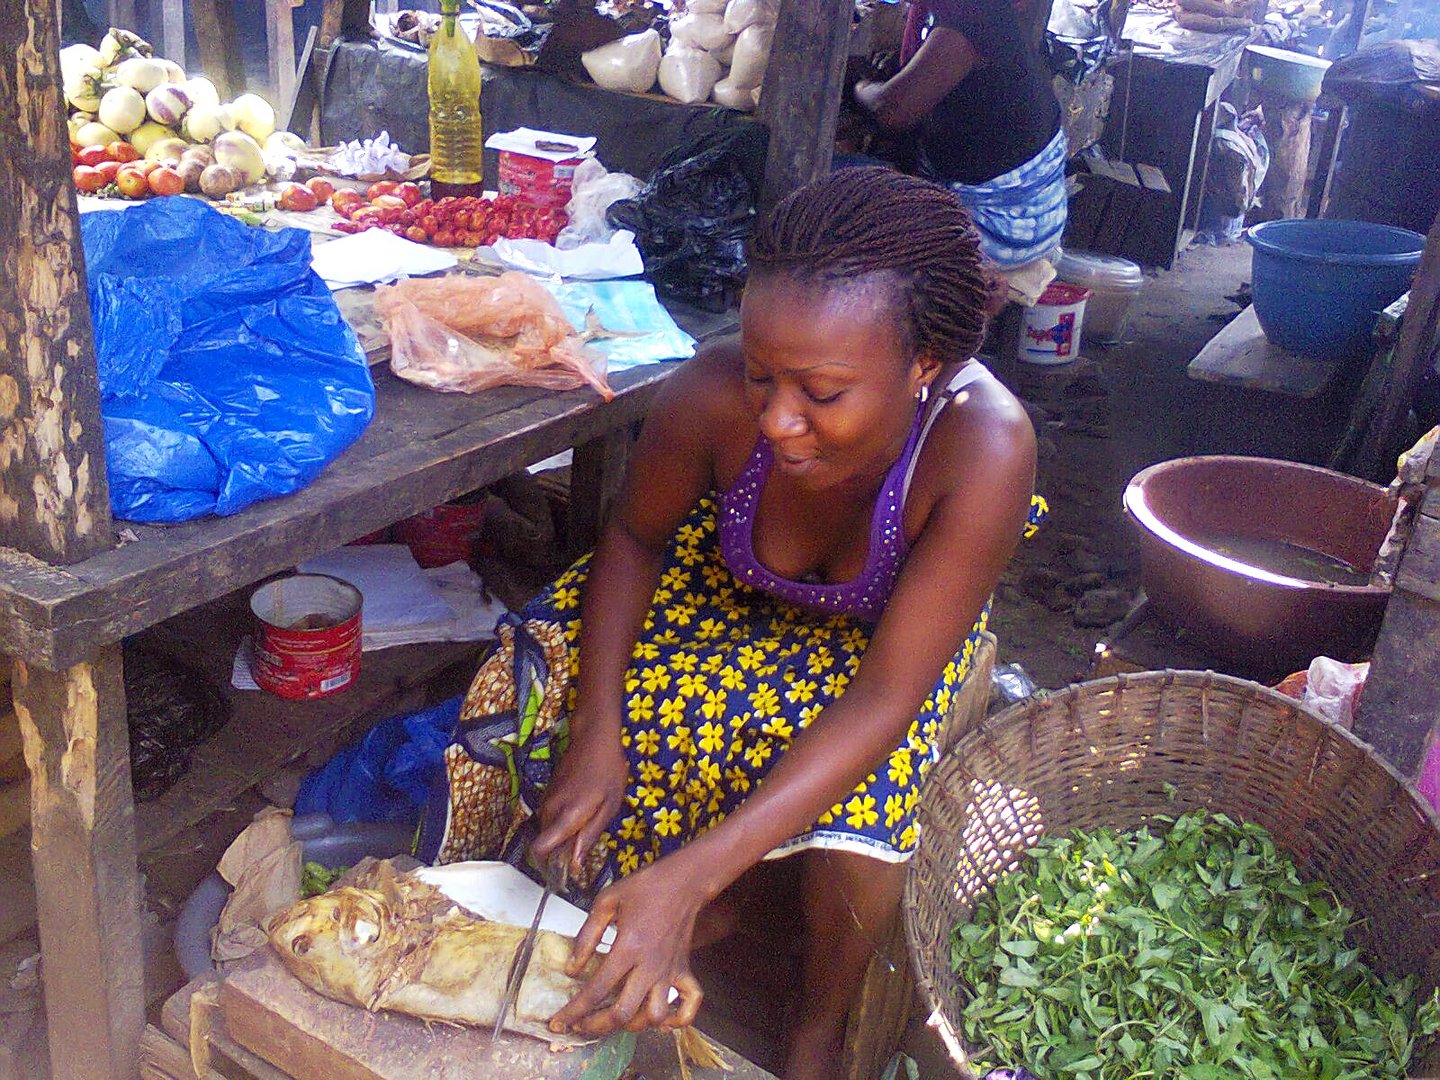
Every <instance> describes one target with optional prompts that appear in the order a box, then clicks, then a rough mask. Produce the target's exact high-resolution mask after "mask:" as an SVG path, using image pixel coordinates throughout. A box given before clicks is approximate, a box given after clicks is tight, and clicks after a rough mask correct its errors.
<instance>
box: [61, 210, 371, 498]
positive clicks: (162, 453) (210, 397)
mask: <svg viewBox="0 0 1440 1080" xmlns="http://www.w3.org/2000/svg"><path fill="white" fill-rule="evenodd" d="M80 229H81V236H82V239H83V241H84V245H85V261H86V266H87V273H88V277H89V293H90V309H91V314H92V318H93V320H94V325H95V348H96V353H97V357H98V366H99V375H100V408H101V413H102V415H103V417H104V421H105V442H106V466H107V470H108V473H109V478H110V502H111V506H112V508H113V510H114V513H115V516H116V517H119V518H125V519H128V520H131V521H184V520H188V519H190V518H196V517H200V516H202V515H204V514H210V513H216V514H233V513H235V512H237V511H239V510H243V509H244V508H245V507H247V506H249V505H250V504H251V503H254V502H258V501H260V500H262V499H269V498H274V497H276V496H278V495H288V494H290V493H291V492H294V491H297V490H299V489H300V488H302V487H304V486H305V485H306V484H308V483H309V482H310V481H311V480H313V479H314V478H315V476H316V475H317V474H319V472H320V470H321V469H323V468H324V467H325V466H326V465H327V464H329V462H330V461H332V460H333V459H334V458H335V457H336V456H337V455H338V454H339V453H340V452H341V451H342V450H344V449H345V448H346V447H347V446H349V445H350V444H351V443H353V442H354V441H355V440H356V439H357V438H359V437H360V434H361V432H363V431H364V430H365V426H366V425H367V424H368V423H369V422H370V418H371V416H372V415H373V414H374V411H375V388H374V385H373V384H372V383H371V381H370V370H369V368H368V367H367V365H366V363H365V357H364V354H363V353H362V352H361V350H360V346H359V343H358V342H357V341H356V340H355V334H354V331H352V330H351V329H350V327H349V325H348V324H347V323H346V322H345V320H344V319H342V318H341V317H340V312H339V310H338V309H337V308H336V306H335V301H334V299H333V298H332V296H331V295H330V290H329V289H328V288H326V287H325V284H324V282H322V281H321V280H320V279H319V278H318V277H317V276H316V275H315V273H314V272H313V271H312V270H311V269H310V235H309V233H306V232H304V231H302V230H300V229H282V230H280V231H279V232H270V231H268V230H263V229H253V228H250V227H249V226H247V225H243V224H241V223H240V222H238V221H236V220H234V219H233V218H228V217H226V216H224V215H223V214H220V213H218V212H217V211H215V210H213V209H211V208H210V207H209V206H207V205H205V204H204V203H202V202H200V201H199V200H196V199H187V198H180V197H171V198H162V199H152V200H151V201H150V202H148V203H146V204H145V205H144V206H138V207H135V208H133V209H129V210H124V211H109V212H97V213H92V214H86V215H84V216H83V217H82V218H81V225H80Z"/></svg>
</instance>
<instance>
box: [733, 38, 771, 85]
mask: <svg viewBox="0 0 1440 1080" xmlns="http://www.w3.org/2000/svg"><path fill="white" fill-rule="evenodd" d="M774 38H775V28H774V27H773V26H766V25H764V24H763V23H756V24H755V25H754V26H747V27H746V28H745V30H744V31H743V32H742V33H741V34H740V36H739V38H737V39H736V41H735V56H734V58H733V59H731V61H730V83H731V85H733V86H736V87H741V86H743V87H749V88H751V89H753V88H754V87H757V86H759V85H760V83H761V82H762V81H763V80H764V78H765V65H766V64H768V63H769V62H770V43H771V41H773V40H774Z"/></svg>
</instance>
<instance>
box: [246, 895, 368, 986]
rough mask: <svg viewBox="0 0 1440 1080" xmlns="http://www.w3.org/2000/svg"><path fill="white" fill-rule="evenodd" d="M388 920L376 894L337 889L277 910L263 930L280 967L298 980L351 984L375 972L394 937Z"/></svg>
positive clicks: (329, 983)
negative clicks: (280, 962) (273, 949)
mask: <svg viewBox="0 0 1440 1080" xmlns="http://www.w3.org/2000/svg"><path fill="white" fill-rule="evenodd" d="M391 922H392V917H391V912H390V908H389V905H388V904H386V903H385V901H384V899H383V898H382V897H381V896H380V894H378V893H375V892H371V891H370V890H368V889H353V888H340V889H331V890H330V891H329V892H326V893H322V894H321V895H319V896H312V897H311V898H310V899H308V900H302V901H300V902H299V903H298V904H296V905H294V906H293V907H291V908H288V909H287V910H285V911H282V912H280V914H278V915H276V916H275V917H274V918H273V919H271V920H270V923H269V925H268V927H267V928H266V933H267V934H268V936H269V938H270V944H271V945H272V946H273V947H274V948H275V950H276V952H278V953H279V954H280V958H281V959H282V960H283V961H284V962H285V966H286V967H288V968H290V970H291V971H293V972H295V973H296V974H297V975H299V976H300V977H301V978H302V980H303V981H305V982H307V983H309V984H310V985H312V986H314V985H316V984H317V983H324V984H327V985H330V986H336V985H338V984H342V983H348V984H350V985H356V984H358V983H361V982H368V981H370V980H369V978H367V976H373V975H374V974H376V973H377V971H378V962H379V961H380V960H381V959H382V958H383V956H384V955H385V952H386V950H387V948H388V946H389V945H390V943H391V941H390V939H391V938H393V937H394V929H393V927H392V926H391ZM307 976H308V977H307Z"/></svg>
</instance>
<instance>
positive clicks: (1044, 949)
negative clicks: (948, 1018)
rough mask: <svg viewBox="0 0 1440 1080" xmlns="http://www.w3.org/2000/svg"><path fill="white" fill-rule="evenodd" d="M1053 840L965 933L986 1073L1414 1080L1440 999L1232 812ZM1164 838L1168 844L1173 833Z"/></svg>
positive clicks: (1068, 1078) (960, 946)
mask: <svg viewBox="0 0 1440 1080" xmlns="http://www.w3.org/2000/svg"><path fill="white" fill-rule="evenodd" d="M1152 820H1153V821H1154V822H1155V824H1156V825H1158V826H1159V827H1160V829H1163V828H1164V827H1165V826H1169V828H1168V830H1165V831H1163V833H1161V834H1160V835H1155V834H1152V832H1151V831H1150V829H1149V828H1148V827H1147V828H1142V829H1139V830H1136V831H1134V832H1131V833H1126V834H1123V835H1120V834H1116V833H1115V832H1113V831H1111V830H1108V829H1102V830H1099V831H1097V832H1095V833H1091V834H1087V833H1083V832H1079V831H1077V832H1074V833H1072V834H1071V835H1070V836H1068V837H1059V838H1046V839H1044V840H1042V841H1041V842H1040V843H1039V844H1037V845H1036V846H1035V847H1034V848H1033V849H1032V850H1031V851H1030V852H1029V853H1028V857H1027V860H1026V863H1025V865H1023V866H1022V867H1021V868H1020V869H1018V870H1016V871H1014V872H1012V873H1009V874H1006V875H1004V876H1003V877H1001V878H1000V879H999V880H998V881H997V882H996V884H995V887H994V889H993V890H992V891H991V892H990V893H989V894H987V895H986V896H985V897H984V898H982V900H981V901H980V903H979V904H978V905H977V907H976V911H975V915H974V918H973V920H972V921H971V922H969V923H967V924H965V925H962V926H959V927H957V928H956V930H955V933H954V935H953V936H952V945H951V963H952V966H953V967H954V970H955V972H956V973H957V974H958V975H959V976H960V977H961V979H962V980H963V981H964V982H965V984H966V985H968V986H969V987H971V988H972V989H973V992H974V996H973V997H972V998H971V1000H970V1001H969V1002H968V1004H967V1005H966V1007H965V1010H964V1013H963V1015H962V1016H961V1017H960V1026H961V1028H962V1030H963V1033H964V1035H965V1038H966V1040H967V1041H968V1043H969V1044H970V1045H971V1046H975V1047H979V1048H981V1052H980V1054H979V1059H980V1060H979V1062H978V1064H979V1066H980V1071H981V1072H982V1073H983V1072H984V1070H985V1069H988V1068H995V1067H999V1066H1019V1065H1023V1066H1025V1067H1026V1068H1028V1069H1030V1070H1031V1071H1032V1072H1034V1073H1035V1074H1036V1075H1038V1076H1043V1077H1051V1078H1056V1080H1121V1078H1134V1077H1155V1078H1159V1077H1166V1076H1184V1077H1187V1078H1190V1080H1207V1078H1213V1080H1231V1078H1237V1077H1254V1078H1259V1080H1267V1078H1280V1077H1284V1078H1286V1080H1290V1078H1300V1077H1308V1078H1314V1080H1372V1078H1378V1077H1397V1078H1403V1077H1404V1076H1405V1067H1406V1065H1407V1064H1408V1063H1409V1061H1410V1059H1411V1057H1412V1055H1413V1054H1414V1051H1415V1049H1416V1047H1417V1046H1418V1045H1419V1044H1420V1043H1421V1042H1423V1041H1424V1040H1425V1039H1427V1038H1429V1037H1430V1036H1433V1035H1435V1034H1436V1033H1437V1032H1440V992H1432V993H1431V994H1430V995H1428V996H1425V995H1422V994H1419V993H1417V992H1416V987H1417V983H1416V980H1415V979H1414V978H1413V977H1412V978H1408V979H1403V980H1401V979H1390V980H1382V979H1381V978H1379V977H1378V976H1377V975H1376V974H1374V973H1373V972H1372V971H1370V969H1369V968H1367V967H1366V966H1365V965H1364V964H1363V963H1362V962H1361V961H1360V959H1359V954H1358V951H1357V950H1355V949H1353V948H1351V947H1349V946H1348V945H1347V943H1346V940H1345V938H1346V931H1347V929H1348V928H1349V927H1350V924H1351V913H1350V911H1348V910H1347V909H1346V908H1345V907H1344V906H1343V905H1342V904H1341V903H1340V902H1339V900H1338V899H1337V898H1336V896H1335V894H1334V893H1333V892H1332V891H1331V890H1330V889H1329V887H1328V886H1326V885H1323V884H1316V883H1307V882H1304V881H1302V880H1301V878H1300V876H1299V874H1298V872H1297V871H1296V869H1295V866H1294V864H1293V863H1292V862H1291V861H1290V859H1289V858H1288V857H1286V856H1285V855H1284V854H1283V853H1282V852H1280V851H1278V850H1277V849H1276V846H1275V842H1274V840H1273V839H1272V838H1271V836H1270V834H1269V833H1268V832H1267V831H1266V830H1264V829H1262V828H1260V827H1258V826H1255V825H1241V824H1237V823H1236V822H1234V821H1232V820H1231V819H1229V818H1227V817H1224V816H1223V815H1214V816H1207V815H1206V814H1204V813H1202V812H1198V811H1197V812H1193V813H1189V814H1186V815H1184V816H1183V817H1180V818H1178V819H1173V820H1172V819H1171V818H1168V817H1156V818H1154V819H1152ZM1160 829H1157V832H1160Z"/></svg>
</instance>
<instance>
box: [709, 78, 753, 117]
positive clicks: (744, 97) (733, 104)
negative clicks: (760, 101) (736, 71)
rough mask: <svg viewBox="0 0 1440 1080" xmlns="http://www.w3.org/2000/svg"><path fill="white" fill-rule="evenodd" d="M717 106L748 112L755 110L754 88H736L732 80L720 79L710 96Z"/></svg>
mask: <svg viewBox="0 0 1440 1080" xmlns="http://www.w3.org/2000/svg"><path fill="white" fill-rule="evenodd" d="M710 96H711V97H712V98H713V99H714V101H715V104H717V105H724V106H725V107H726V108H727V109H739V110H740V111H741V112H750V111H752V110H753V109H754V108H755V87H753V86H737V85H736V83H735V80H734V79H721V80H720V81H719V82H717V83H716V84H715V90H714V91H713V92H712V93H711V95H710Z"/></svg>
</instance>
